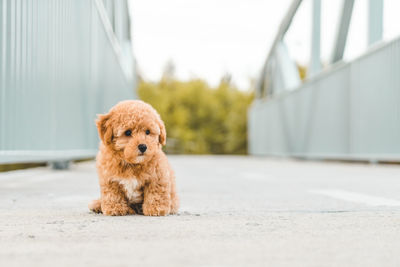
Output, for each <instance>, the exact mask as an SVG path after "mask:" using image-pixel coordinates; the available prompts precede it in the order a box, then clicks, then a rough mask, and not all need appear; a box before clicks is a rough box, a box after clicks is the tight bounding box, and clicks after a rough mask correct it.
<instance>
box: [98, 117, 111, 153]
mask: <svg viewBox="0 0 400 267" xmlns="http://www.w3.org/2000/svg"><path fill="white" fill-rule="evenodd" d="M110 118H111V115H110V114H104V115H103V114H97V119H96V125H97V131H98V132H99V137H100V139H101V141H102V142H103V143H104V144H105V145H109V144H111V142H112V139H113V129H112V128H111V124H110V122H109V120H110Z"/></svg>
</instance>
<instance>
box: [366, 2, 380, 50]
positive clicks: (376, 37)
mask: <svg viewBox="0 0 400 267" xmlns="http://www.w3.org/2000/svg"><path fill="white" fill-rule="evenodd" d="M382 32H383V0H369V3H368V45H369V46H370V45H373V44H374V43H376V42H379V41H381V40H382Z"/></svg>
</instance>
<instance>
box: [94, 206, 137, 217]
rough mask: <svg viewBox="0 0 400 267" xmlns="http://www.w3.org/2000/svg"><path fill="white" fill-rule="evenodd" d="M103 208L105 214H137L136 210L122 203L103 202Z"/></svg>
mask: <svg viewBox="0 0 400 267" xmlns="http://www.w3.org/2000/svg"><path fill="white" fill-rule="evenodd" d="M101 210H102V211H103V214H104V215H107V216H124V215H132V214H135V211H134V210H133V209H132V208H131V207H129V206H127V205H122V204H113V205H109V204H108V205H107V204H102V205H101Z"/></svg>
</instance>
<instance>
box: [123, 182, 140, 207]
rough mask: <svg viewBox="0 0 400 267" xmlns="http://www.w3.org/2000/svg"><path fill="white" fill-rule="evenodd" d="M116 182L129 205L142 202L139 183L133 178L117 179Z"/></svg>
mask: <svg viewBox="0 0 400 267" xmlns="http://www.w3.org/2000/svg"><path fill="white" fill-rule="evenodd" d="M118 182H119V183H120V184H121V185H122V187H123V188H124V190H125V195H126V198H127V199H128V200H129V202H131V203H140V202H143V192H142V191H141V190H140V188H139V183H138V181H137V180H136V179H135V178H130V179H118Z"/></svg>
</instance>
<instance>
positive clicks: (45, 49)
mask: <svg viewBox="0 0 400 267" xmlns="http://www.w3.org/2000/svg"><path fill="white" fill-rule="evenodd" d="M123 2H124V5H123V7H124V8H119V9H118V12H120V13H119V14H124V15H125V17H126V18H128V10H127V4H126V1H123ZM111 4H112V2H111ZM104 14H107V11H106V10H105V8H104V6H103V3H102V1H91V0H63V1H61V0H40V1H39V0H37V1H29V0H0V15H1V17H0V21H1V24H0V25H1V32H0V38H1V39H0V56H1V57H0V64H1V65H0V97H1V99H0V105H1V106H0V119H1V120H0V162H15V161H36V160H45V159H47V160H51V159H62V158H63V157H65V158H71V157H86V156H88V155H94V153H95V151H96V147H97V143H98V138H97V133H96V129H95V125H94V119H95V117H96V114H97V113H103V112H105V111H107V110H108V109H109V108H110V107H111V106H112V105H114V104H115V103H116V102H118V101H120V100H122V99H132V98H135V93H134V85H135V80H134V75H133V73H134V70H133V58H132V53H131V51H130V49H128V50H129V51H127V50H126V49H125V50H124V49H121V46H123V45H125V46H126V44H129V46H130V39H129V35H127V34H125V35H123V34H120V35H119V36H118V37H119V39H117V37H116V36H115V34H114V32H113V28H112V27H111V25H112V24H111V22H110V21H109V20H108V18H107V17H105V16H104ZM113 14H114V13H113ZM116 14H117V15H118V13H116ZM124 24H125V25H124ZM126 24H129V20H128V19H124V20H123V21H120V22H119V23H118V25H119V26H118V27H125V28H128V29H129V25H126ZM120 31H121V30H120ZM124 51H125V52H124ZM127 62H129V63H127Z"/></svg>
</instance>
